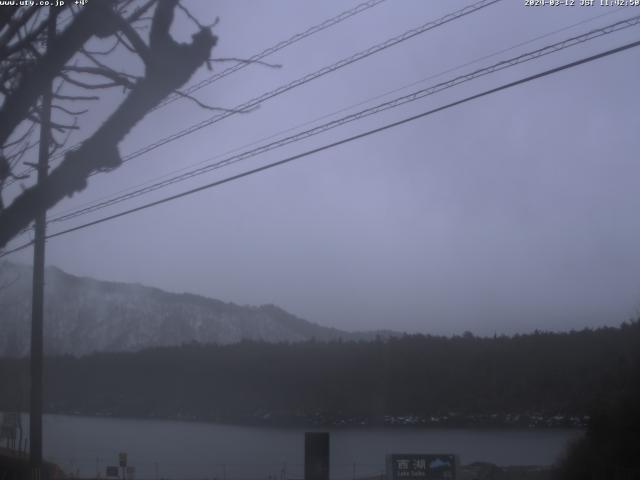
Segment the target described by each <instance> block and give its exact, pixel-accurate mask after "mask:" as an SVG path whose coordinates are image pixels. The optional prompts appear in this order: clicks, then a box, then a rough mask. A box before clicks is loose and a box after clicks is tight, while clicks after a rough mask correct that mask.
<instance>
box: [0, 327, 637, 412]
mask: <svg viewBox="0 0 640 480" xmlns="http://www.w3.org/2000/svg"><path fill="white" fill-rule="evenodd" d="M638 352H640V322H639V321H633V322H627V323H624V324H623V325H621V326H620V327H618V328H612V327H607V328H598V329H585V330H582V331H572V332H567V333H552V332H535V333H532V334H526V335H515V336H511V337H508V336H496V337H491V338H486V337H477V336H474V335H472V334H470V333H466V334H464V335H462V336H454V337H440V336H431V335H404V336H401V337H395V338H389V339H381V338H379V339H377V340H376V341H372V342H348V341H333V342H317V341H309V342H304V343H280V344H271V343H261V342H248V341H246V342H241V343H238V344H232V345H224V346H221V345H204V344H198V343H192V344H188V345H182V346H179V347H162V348H151V349H146V350H143V351H139V352H125V353H122V352H121V353H95V354H91V355H87V356H83V357H74V356H69V355H64V356H53V357H49V358H47V359H46V362H45V366H46V367H45V402H44V404H45V411H46V412H49V413H76V414H89V415H95V414H97V415H114V416H133V417H154V418H156V417H157V418H184V419H200V420H210V421H224V422H227V421H228V422H251V423H260V422H263V423H264V422H267V423H276V424H287V423H309V422H313V423H318V424H334V425H335V424H342V423H346V424H354V423H356V424H362V423H364V424H376V423H389V421H390V420H391V421H393V420H394V419H395V420H398V419H401V420H402V419H405V420H406V419H413V420H411V421H412V422H413V423H427V424H433V423H434V422H435V423H437V422H444V421H448V422H449V424H452V423H451V422H454V423H453V424H455V421H456V419H457V421H458V422H461V423H464V424H469V423H471V424H472V423H473V422H474V421H475V422H485V423H486V422H490V421H491V420H492V419H493V420H494V421H496V422H499V421H501V420H504V419H505V418H510V419H511V420H512V423H514V424H516V425H528V424H529V423H530V422H531V419H532V418H549V417H557V418H570V417H575V416H582V415H585V416H586V415H590V414H591V413H592V412H593V411H594V406H596V405H598V404H603V402H605V401H606V400H607V399H609V398H613V397H614V396H616V395H618V394H619V393H620V392H626V391H628V390H629V386H630V385H632V384H634V382H635V380H637V379H638V378H640V377H638V372H640V369H639V368H638V365H639V356H638ZM27 375H28V359H26V358H21V359H19V358H18V359H16V358H13V359H12V358H4V359H0V385H2V389H0V409H3V410H15V409H22V410H26V406H27V401H28V395H27V390H26V386H27V385H28V381H27V380H28V378H27ZM507 414H508V416H507V417H505V415H507ZM496 419H497V420H496ZM518 419H524V420H521V421H520V423H518ZM407 421H408V422H409V423H411V421H410V420H407Z"/></svg>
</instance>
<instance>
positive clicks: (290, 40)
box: [154, 0, 385, 110]
mask: <svg viewBox="0 0 640 480" xmlns="http://www.w3.org/2000/svg"><path fill="white" fill-rule="evenodd" d="M384 1H385V0H369V1H368V2H364V3H361V4H359V5H356V6H355V7H354V8H352V9H350V10H347V11H345V12H342V13H340V14H338V15H336V16H335V17H332V18H330V19H328V20H325V21H324V22H322V23H319V24H317V25H314V26H312V27H309V28H308V29H307V30H305V31H304V32H300V33H296V34H295V35H293V36H291V37H289V38H288V39H287V40H283V41H281V42H279V43H277V44H275V45H273V46H272V47H269V48H266V49H264V50H263V51H262V52H260V53H256V54H255V55H252V56H251V57H249V58H248V59H247V62H243V63H239V64H237V65H234V66H232V67H229V68H226V69H224V70H222V71H221V72H219V73H216V74H214V75H212V76H211V77H209V78H207V79H205V80H202V81H201V82H198V83H196V84H195V85H192V86H190V87H188V88H187V89H185V93H187V94H191V93H193V92H195V91H197V90H200V89H201V88H203V87H206V86H207V85H211V84H212V83H214V82H216V81H218V80H220V79H221V78H224V77H226V76H228V75H231V74H232V73H234V72H237V71H238V70H241V69H243V68H245V67H247V66H249V65H250V63H253V62H257V61H260V60H262V59H263V58H265V57H268V56H269V55H271V54H273V53H276V52H277V51H279V50H282V49H283V48H286V47H288V46H289V45H293V44H294V43H296V42H299V41H300V40H303V39H305V38H307V37H309V36H311V35H313V34H314V33H318V32H321V31H322V30H325V29H327V28H329V27H332V26H334V25H336V24H338V23H340V22H342V21H344V20H346V19H348V18H350V17H352V16H354V15H357V14H359V13H361V12H364V11H365V10H368V9H370V8H372V7H375V6H376V5H378V4H380V3H382V2H384ZM179 98H182V97H181V96H180V95H177V94H176V95H172V96H170V97H168V98H167V99H165V100H164V101H163V102H162V103H160V104H159V105H158V106H157V107H156V108H154V110H155V109H157V108H161V107H163V106H165V105H167V104H169V103H171V102H173V101H174V100H177V99H179Z"/></svg>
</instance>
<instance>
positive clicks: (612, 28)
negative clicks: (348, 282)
mask: <svg viewBox="0 0 640 480" xmlns="http://www.w3.org/2000/svg"><path fill="white" fill-rule="evenodd" d="M639 23H640V15H637V16H635V17H631V18H628V19H625V20H621V21H619V22H616V23H613V24H611V25H607V26H605V27H601V28H598V29H595V30H591V31H589V32H587V33H584V34H582V35H578V36H575V37H571V38H568V39H565V40H562V41H560V42H556V43H554V44H551V45H547V46H545V47H542V48H539V49H536V50H534V51H531V52H527V53H523V54H521V55H518V56H516V57H512V58H510V59H508V60H502V61H500V62H498V63H495V64H493V65H491V66H488V67H483V68H481V69H478V70H475V71H473V72H471V73H467V74H464V75H460V76H458V77H455V78H453V79H450V80H447V81H444V82H441V83H438V84H436V85H433V86H430V87H427V88H424V89H420V90H417V91H415V92H412V93H410V94H408V95H403V96H400V97H397V98H395V99H393V100H389V101H387V102H384V103H381V104H378V105H375V106H373V107H369V108H367V109H364V110H361V111H359V112H356V113H352V114H350V115H346V116H344V117H342V118H339V119H336V120H333V121H330V122H327V123H324V124H322V125H318V126H316V127H314V128H311V129H308V130H305V131H303V132H299V133H297V134H295V135H290V136H288V137H285V138H282V139H280V140H277V141H274V142H271V143H269V144H266V145H262V146H259V147H257V148H254V149H251V150H247V151H244V152H241V153H238V154H236V155H232V156H230V157H227V158H226V159H224V160H220V161H218V162H215V163H212V164H209V165H206V166H203V167H200V168H197V169H195V170H191V171H189V172H185V173H183V174H181V175H177V176H174V177H171V178H169V179H166V180H163V181H160V182H157V183H154V184H152V185H149V186H147V187H144V188H140V189H137V190H134V191H132V192H129V193H126V194H123V195H119V196H116V197H113V198H110V199H108V200H105V201H103V202H98V203H95V204H93V205H91V206H88V207H84V208H80V209H78V210H75V211H72V212H70V213H66V214H62V215H59V216H57V217H54V218H52V219H51V220H50V223H53V222H62V221H66V220H70V219H73V218H76V217H78V216H81V215H85V214H88V213H92V212H95V211H98V210H101V209H103V208H106V207H109V206H112V205H115V204H118V203H121V202H123V201H126V200H129V199H132V198H135V197H139V196H141V195H145V194H147V193H150V192H153V191H155V190H158V189H160V188H164V187H167V186H169V185H172V184H175V183H178V182H181V181H184V180H187V179H190V178H193V177H196V176H199V175H202V174H205V173H207V172H210V171H212V170H217V169H218V168H222V167H225V166H228V165H231V164H233V163H237V162H239V161H242V160H246V159H248V158H251V157H254V156H256V155H260V154H262V153H266V152H268V151H271V150H274V149H276V148H280V147H283V146H285V145H289V144H291V143H294V142H298V141H301V140H304V139H307V138H310V137H312V136H315V135H318V134H320V133H324V132H326V131H328V130H332V129H334V128H337V127H339V126H342V125H345V124H348V123H351V122H354V121H357V120H360V119H362V118H365V117H368V116H371V115H374V114H378V113H381V112H384V111H386V110H390V109H392V108H396V107H399V106H401V105H405V104H407V103H410V102H414V101H416V100H419V99H422V98H424V97H427V96H430V95H433V94H436V93H439V92H441V91H443V90H446V89H449V88H452V87H455V86H457V85H460V84H462V83H466V82H468V81H471V80H474V79H476V78H479V77H482V76H485V75H488V74H491V73H495V72H497V71H500V70H504V69H506V68H510V67H513V66H515V65H519V64H522V63H525V62H528V61H531V60H535V59H538V58H540V57H542V56H545V55H549V54H551V53H555V52H558V51H560V50H563V49H565V48H569V47H572V46H575V45H579V44H582V43H585V42H587V41H590V40H593V39H596V38H599V37H601V36H604V35H608V34H610V33H613V32H617V31H620V30H623V29H626V28H629V27H632V26H635V25H638V24H639Z"/></svg>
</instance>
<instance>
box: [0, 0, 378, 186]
mask: <svg viewBox="0 0 640 480" xmlns="http://www.w3.org/2000/svg"><path fill="white" fill-rule="evenodd" d="M385 1H386V0H368V1H366V2H364V3H360V4H358V5H356V6H355V7H353V8H350V9H349V10H345V11H344V12H341V13H339V14H338V15H335V16H333V17H331V18H329V19H327V20H325V21H323V22H321V23H318V24H316V25H313V26H311V27H309V28H307V29H306V30H304V31H303V32H299V33H296V34H294V35H292V36H291V37H289V38H288V39H286V40H282V41H281V42H278V43H276V44H275V45H272V46H271V47H268V48H266V49H264V50H263V51H261V52H259V53H256V54H254V55H252V56H251V57H249V58H248V59H247V60H246V62H240V63H238V64H236V65H233V66H231V67H228V68H225V69H224V70H222V71H220V72H218V73H216V74H214V75H212V76H210V77H209V78H206V79H204V80H202V81H201V82H199V83H197V84H195V85H192V86H190V87H188V88H187V89H186V90H185V91H184V93H186V94H190V93H193V92H195V91H197V90H200V89H201V88H203V87H205V86H207V85H211V84H212V83H214V82H216V81H218V80H220V79H222V78H224V77H227V76H229V75H231V74H233V73H235V72H238V71H240V70H242V69H243V68H246V67H248V66H249V65H251V64H252V63H256V62H259V61H260V60H262V59H263V58H266V57H268V56H269V55H272V54H274V53H276V52H278V51H280V50H283V49H284V48H286V47H289V46H291V45H293V44H294V43H297V42H299V41H301V40H304V39H305V38H307V37H310V36H312V35H314V34H316V33H318V32H321V31H323V30H326V29H328V28H330V27H333V26H334V25H337V24H339V23H341V22H343V21H345V20H347V19H349V18H351V17H353V16H355V15H358V14H359V13H362V12H365V11H366V10H369V9H370V8H373V7H375V6H377V5H379V4H381V3H382V2H385ZM72 17H73V15H72V14H69V16H68V17H67V18H66V19H65V20H63V22H64V21H66V20H69V19H71V18H72ZM180 98H184V97H183V96H181V95H178V94H174V95H172V96H170V97H169V98H166V99H165V100H164V101H163V102H161V103H160V104H159V105H157V106H156V107H155V108H154V109H153V110H157V109H159V108H161V107H164V106H165V105H168V104H169V103H171V102H173V101H174V100H177V99H180ZM153 110H152V111H153ZM79 146H80V145H79V144H76V145H74V146H72V147H69V148H66V149H64V150H63V151H62V152H60V153H58V154H57V155H54V156H53V157H52V160H56V159H58V158H61V157H62V156H64V155H65V154H66V153H67V152H69V151H70V150H73V149H75V148H78V147H79ZM32 171H33V169H28V170H25V171H23V172H21V173H20V174H19V175H18V176H23V175H27V174H29V173H31V172H32ZM12 183H14V181H10V182H7V186H9V185H11V184H12Z"/></svg>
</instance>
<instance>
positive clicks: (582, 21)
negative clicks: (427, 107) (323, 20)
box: [54, 10, 619, 220]
mask: <svg viewBox="0 0 640 480" xmlns="http://www.w3.org/2000/svg"><path fill="white" fill-rule="evenodd" d="M618 12H619V11H618V10H609V11H605V13H602V14H599V15H595V16H593V17H590V18H587V19H585V20H581V21H579V22H576V23H572V24H570V25H567V26H565V27H562V28H559V29H557V30H553V31H551V32H547V33H545V34H542V35H538V36H536V37H534V38H531V39H529V40H526V41H523V42H520V43H518V44H516V45H512V46H511V47H508V48H504V49H501V50H498V51H495V52H493V53H490V54H488V55H484V56H482V57H479V58H476V59H474V60H471V61H468V62H465V63H462V64H459V65H457V66H455V67H451V68H448V69H446V70H443V71H441V72H439V73H436V74H433V75H429V76H428V77H425V78H422V79H420V80H417V81H414V82H411V83H409V84H407V85H403V86H402V87H398V88H394V89H393V90H390V91H387V92H384V93H382V94H379V95H376V96H374V97H370V98H368V99H366V100H363V101H360V102H357V103H355V104H351V105H349V106H347V107H343V108H340V109H338V110H335V111H333V112H331V113H327V114H323V115H321V116H319V117H316V118H314V119H312V120H307V121H305V122H303V123H301V124H298V125H295V126H293V127H289V128H287V129H285V130H280V131H279V132H276V133H273V134H271V135H269V136H267V137H263V138H260V139H258V140H254V141H252V142H250V143H248V144H244V145H241V146H239V147H235V148H233V149H231V150H227V151H226V152H223V153H220V154H217V155H215V156H213V157H211V158H209V159H206V160H202V161H200V162H196V163H194V164H191V165H189V166H185V167H182V168H180V169H177V170H174V171H172V172H169V173H167V174H165V175H162V176H160V177H156V178H154V179H150V180H147V181H145V182H142V183H138V184H136V185H132V186H130V187H127V188H124V189H121V190H119V191H116V192H114V193H113V194H112V195H111V196H103V197H101V198H98V199H95V200H92V201H88V202H85V203H83V204H81V205H80V206H79V208H78V207H76V209H75V210H74V209H67V210H65V211H63V212H62V213H61V215H60V216H64V215H67V213H73V212H76V211H78V210H79V209H84V208H85V207H91V206H95V205H98V204H102V203H103V202H104V201H106V200H111V199H115V198H117V197H113V195H116V196H118V197H119V196H120V194H124V193H125V192H130V191H134V190H139V189H140V188H142V187H144V186H145V185H148V184H150V183H156V182H158V181H159V180H161V179H163V178H167V177H171V176H175V175H176V174H178V173H179V172H182V171H185V170H187V169H188V168H190V167H194V166H196V165H201V164H203V163H208V162H210V161H212V160H215V159H217V158H221V157H224V156H225V155H228V154H231V153H233V152H237V151H239V150H242V149H244V148H248V147H251V146H253V145H257V144H259V143H260V142H265V141H267V140H271V139H273V138H276V137H278V136H280V135H284V134H286V133H289V132H292V131H294V130H297V129H299V128H302V127H305V126H307V125H311V124H313V123H316V122H318V121H320V120H324V119H326V118H330V117H332V116H334V115H337V114H339V113H343V112H346V111H348V110H352V109H353V108H356V107H359V106H362V105H365V104H367V103H370V102H372V101H374V100H378V99H380V98H383V97H386V96H388V95H391V94H393V93H397V92H400V91H402V90H406V89H407V88H409V87H413V86H415V85H418V84H420V83H424V82H426V81H428V80H432V79H434V78H438V77H441V76H443V75H445V74H447V73H450V72H455V71H457V70H460V69H462V68H464V67H466V66H469V65H473V64H475V63H478V62H481V61H482V60H486V59H489V58H493V57H495V56H497V55H500V54H501V53H505V52H509V51H511V50H515V49H516V48H518V47H522V46H524V45H528V44H531V43H533V42H536V41H538V40H541V39H543V38H547V37H550V36H552V35H555V34H557V33H561V32H564V31H566V30H569V29H571V28H574V27H577V26H580V25H583V24H585V23H589V22H592V21H594V20H597V19H599V18H602V17H605V16H609V15H612V14H614V13H618ZM603 28H604V27H603ZM131 193H133V192H131ZM60 216H59V217H60ZM59 217H57V218H58V219H60V218H59ZM54 220H56V219H54ZM60 220H61V219H60Z"/></svg>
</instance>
